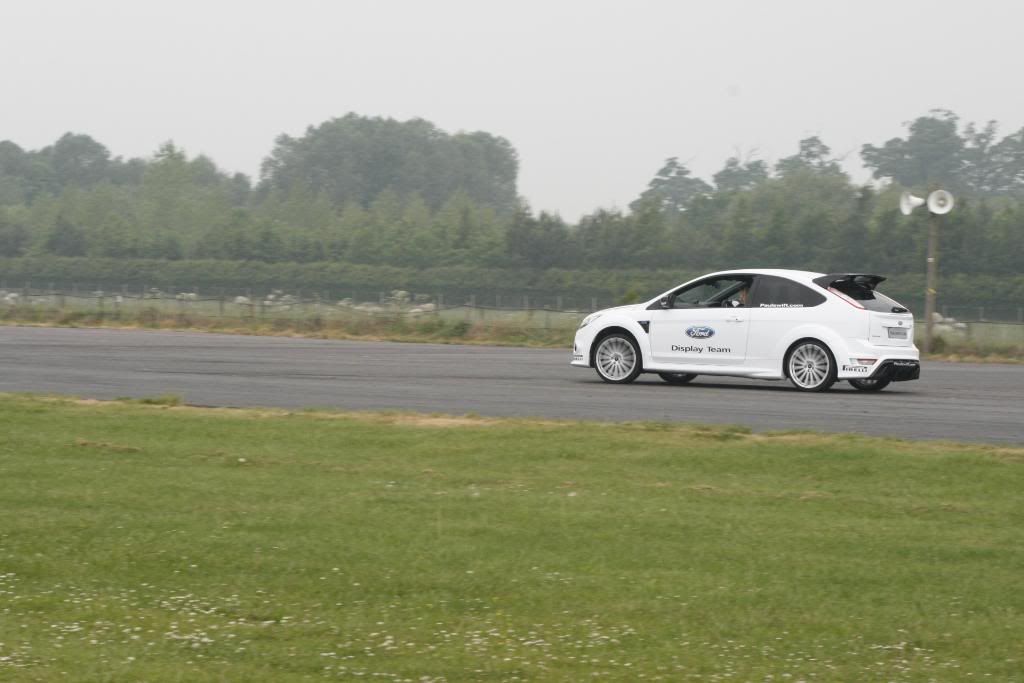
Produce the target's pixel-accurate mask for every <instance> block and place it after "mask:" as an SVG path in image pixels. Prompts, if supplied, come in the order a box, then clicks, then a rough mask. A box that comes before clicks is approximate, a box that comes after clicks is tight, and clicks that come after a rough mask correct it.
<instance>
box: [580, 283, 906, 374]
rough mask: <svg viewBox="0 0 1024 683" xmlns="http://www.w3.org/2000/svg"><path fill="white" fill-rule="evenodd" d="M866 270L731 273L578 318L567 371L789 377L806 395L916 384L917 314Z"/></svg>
mask: <svg viewBox="0 0 1024 683" xmlns="http://www.w3.org/2000/svg"><path fill="white" fill-rule="evenodd" d="M883 280H885V278H884V277H880V276H878V275H867V274H863V273H834V274H831V275H825V274H822V273H808V272H804V271H799V270H737V271H724V272H720V273H712V274H710V275H705V276H704V277H700V278H697V279H696V280H691V281H690V282H687V283H685V284H683V285H680V286H678V287H676V288H675V289H672V290H669V291H667V292H665V293H664V294H661V295H659V296H657V297H655V298H654V299H652V300H650V301H647V302H645V303H641V304H633V305H630V306H620V307H618V308H609V309H605V310H603V311H597V312H596V313H592V314H590V315H588V316H587V317H586V318H584V319H583V321H582V323H581V324H580V327H579V329H578V330H577V332H576V338H575V340H574V342H573V351H572V365H574V366H577V367H592V368H594V369H595V370H596V371H597V374H598V376H599V377H600V378H601V379H602V380H604V381H605V382H610V383H613V384H625V383H628V382H632V381H633V380H635V379H636V378H637V377H638V376H639V375H640V373H642V372H650V373H656V374H657V375H659V376H660V377H661V378H662V379H663V380H665V381H666V382H669V383H672V384H686V383H688V382H690V381H692V380H693V379H694V378H695V377H697V376H698V375H720V376H721V375H725V376H733V377H750V378H754V379H772V380H781V379H789V380H790V381H791V382H792V383H793V385H794V386H796V388H797V389H800V390H802V391H826V390H827V389H829V388H830V387H831V386H832V385H833V384H835V382H836V381H839V380H846V381H848V382H849V383H850V384H851V385H853V386H854V387H855V388H857V389H859V390H861V391H880V390H881V389H883V388H885V387H886V386H888V385H889V383H890V382H901V381H906V380H913V379H917V378H918V377H919V376H920V373H921V367H920V354H919V352H918V350H917V347H916V346H914V317H913V315H911V313H910V311H909V310H907V309H906V308H905V307H904V306H901V305H900V304H899V303H897V302H895V301H893V300H892V299H890V298H888V297H887V296H885V295H884V294H882V293H881V292H878V291H877V290H876V287H877V286H878V284H879V283H880V282H882V281H883Z"/></svg>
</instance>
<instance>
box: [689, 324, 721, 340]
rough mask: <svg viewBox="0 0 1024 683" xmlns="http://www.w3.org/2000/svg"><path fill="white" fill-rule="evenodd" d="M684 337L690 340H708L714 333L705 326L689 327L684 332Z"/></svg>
mask: <svg viewBox="0 0 1024 683" xmlns="http://www.w3.org/2000/svg"><path fill="white" fill-rule="evenodd" d="M686 336H687V337H690V338H691V339H710V338H711V337H714V336H715V331H714V330H713V329H712V328H710V327H706V326H703V325H702V326H699V327H691V328H688V329H687V330H686Z"/></svg>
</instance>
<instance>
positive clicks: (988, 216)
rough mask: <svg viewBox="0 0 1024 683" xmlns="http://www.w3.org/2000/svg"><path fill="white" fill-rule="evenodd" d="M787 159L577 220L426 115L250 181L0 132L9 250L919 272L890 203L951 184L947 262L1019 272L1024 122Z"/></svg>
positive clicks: (317, 141)
mask: <svg viewBox="0 0 1024 683" xmlns="http://www.w3.org/2000/svg"><path fill="white" fill-rule="evenodd" d="M793 152H794V153H793V154H792V155H791V156H788V157H785V158H783V159H780V160H778V161H776V162H775V163H774V164H769V163H768V162H767V161H765V160H762V159H756V158H745V159H740V158H737V157H733V158H729V159H727V160H726V161H725V162H724V163H723V166H722V168H721V170H720V171H718V172H717V173H715V174H713V176H712V177H711V178H709V179H702V178H699V177H696V176H694V175H693V174H692V173H691V172H690V170H689V169H688V168H687V167H686V165H685V164H684V163H682V162H680V160H679V158H678V157H672V158H669V159H667V160H666V161H665V163H664V164H663V165H662V167H661V168H660V169H658V170H657V172H656V174H655V176H654V177H653V178H652V180H651V181H650V183H649V184H648V187H647V188H646V189H643V190H642V191H641V192H640V193H639V195H638V197H637V199H636V200H635V201H634V202H632V203H631V204H630V206H629V209H628V210H617V209H596V210H595V211H594V212H593V213H591V214H589V215H586V216H584V217H583V218H582V219H580V220H579V221H578V222H577V223H576V224H569V223H567V222H566V221H564V220H562V219H561V218H560V217H559V216H557V215H553V214H548V213H544V212H540V213H535V212H533V211H531V210H530V208H529V207H528V205H527V204H526V202H525V201H524V200H523V199H522V198H520V197H519V196H518V194H517V191H516V177H517V172H518V158H517V155H516V152H515V150H514V149H513V147H512V145H511V144H510V143H509V142H508V141H507V140H505V139H503V138H501V137H497V136H495V135H491V134H489V133H483V132H472V133H464V132H460V133H454V134H450V133H447V132H445V131H442V130H440V129H438V128H437V127H436V126H434V125H433V124H431V123H429V122H427V121H423V120H419V119H414V120H410V121H405V122H401V121H396V120H393V119H382V118H368V117H361V116H357V115H355V114H349V115H347V116H344V117H341V118H336V119H332V120H330V121H326V122H323V123H321V124H319V125H317V126H311V127H310V128H308V129H307V131H306V132H305V134H304V135H302V136H300V137H290V136H287V135H282V136H280V137H279V138H278V139H277V140H276V141H275V143H274V145H273V147H272V149H271V150H270V152H269V154H268V156H267V158H266V160H265V161H264V163H263V165H262V169H261V173H260V178H259V179H258V181H257V182H255V183H253V182H252V181H251V180H250V179H249V178H248V177H246V176H245V175H242V174H229V173H225V172H224V171H223V170H221V169H220V168H218V167H217V165H216V164H215V163H214V162H213V161H212V160H211V159H209V158H207V157H205V156H190V155H188V154H187V153H186V152H185V151H184V150H182V149H181V148H179V147H178V146H176V145H175V144H174V143H172V142H168V143H166V144H164V145H162V146H161V147H160V148H159V149H158V150H157V151H156V152H155V153H154V155H153V156H152V157H151V158H148V159H123V158H121V157H116V156H113V155H112V154H111V153H110V151H109V150H108V149H107V148H106V147H105V146H103V145H102V144H101V143H100V142H98V141H96V140H94V139H92V138H90V137H89V136H88V135H83V134H74V133H68V134H66V135H64V136H62V137H61V138H60V139H59V140H57V141H56V142H55V143H54V144H53V145H50V146H48V147H45V148H43V149H39V150H24V149H22V148H21V147H19V146H18V145H16V144H15V143H13V142H10V141H3V142H0V257H6V258H24V257H35V258H37V259H40V258H41V259H45V258H48V257H78V258H84V259H98V258H108V259H117V260H118V262H123V263H125V264H128V263H129V261H130V260H132V259H160V260H196V259H204V260H217V261H235V262H241V261H248V262H258V263H269V264H274V263H284V262H289V263H305V264H308V263H314V262H321V263H323V262H332V263H339V264H360V265H377V266H388V267H399V268H407V269H408V268H413V269H422V268H435V267H441V266H473V267H478V268H491V269H500V268H505V269H523V268H527V269H545V268H560V269H602V270H608V271H611V270H616V269H622V268H634V269H653V268H660V269H676V270H680V271H698V272H699V271H706V270H709V269H715V268H721V267H743V266H778V267H797V268H808V269H816V270H847V269H851V270H876V271H879V272H881V273H886V274H898V273H911V272H913V273H916V272H918V271H920V270H921V269H922V263H923V253H924V238H925V234H926V230H925V229H924V221H925V220H926V216H925V213H924V212H923V211H922V212H921V213H920V214H918V215H915V216H913V217H911V218H905V217H903V216H902V215H900V214H899V212H898V209H897V197H898V194H899V192H900V191H901V190H902V189H903V188H912V189H915V190H917V191H918V192H925V191H927V190H928V189H929V188H931V187H939V186H941V187H944V188H946V189H950V190H952V191H953V192H954V194H956V195H957V199H958V205H957V209H956V210H955V211H954V212H953V213H952V214H950V215H949V216H948V217H947V219H946V220H945V221H944V225H943V242H942V258H941V267H942V270H943V272H945V273H960V274H978V273H986V274H1005V275H1019V274H1020V267H1021V263H1024V129H1022V130H1020V131H1017V132H1014V133H1011V134H1009V135H1005V136H1000V133H999V129H998V126H997V124H996V123H995V122H989V123H986V124H984V125H976V124H962V123H961V122H960V121H959V120H958V119H957V117H956V116H955V115H954V114H952V113H951V112H947V111H935V112H931V113H929V114H928V115H925V116H922V117H919V118H918V119H916V120H914V121H912V122H910V123H909V124H907V126H906V132H905V134H904V135H903V136H902V137H897V138H893V139H891V140H888V141H884V142H877V141H876V142H873V143H870V142H869V143H867V144H865V145H864V146H863V148H862V152H861V156H862V159H863V161H864V164H865V166H866V167H867V168H868V169H869V170H870V171H871V173H872V175H873V177H874V178H875V179H876V180H877V181H878V182H877V183H874V184H869V185H860V184H858V183H855V182H853V181H852V180H851V178H850V177H849V176H848V175H847V174H846V173H845V172H844V170H843V168H842V166H841V165H840V163H839V160H837V159H836V158H834V156H833V155H832V152H831V150H830V149H829V147H828V145H827V144H826V143H825V141H823V140H821V139H819V138H817V137H810V138H807V139H804V140H800V141H795V142H794V147H793ZM125 267H126V268H128V267H130V266H128V265H125ZM131 267H135V268H137V267H139V266H131ZM212 270H214V271H215V270H216V269H212ZM212 275H215V273H213V274H212ZM112 277H114V275H112ZM282 285H287V283H284V282H283V283H282Z"/></svg>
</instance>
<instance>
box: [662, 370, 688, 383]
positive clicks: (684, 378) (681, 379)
mask: <svg viewBox="0 0 1024 683" xmlns="http://www.w3.org/2000/svg"><path fill="white" fill-rule="evenodd" d="M658 377H660V378H662V379H663V380H665V381H666V382H668V383H669V384H689V383H690V382H692V381H693V380H694V379H695V378H696V377H697V375H689V374H687V373H685V372H659V373H658Z"/></svg>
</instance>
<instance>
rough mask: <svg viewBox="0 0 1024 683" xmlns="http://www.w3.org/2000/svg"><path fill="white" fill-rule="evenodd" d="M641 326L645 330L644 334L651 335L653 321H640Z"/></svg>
mask: <svg viewBox="0 0 1024 683" xmlns="http://www.w3.org/2000/svg"><path fill="white" fill-rule="evenodd" d="M639 325H640V327H642V328H644V332H646V333H647V334H650V333H651V321H650V320H641V321H639Z"/></svg>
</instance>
